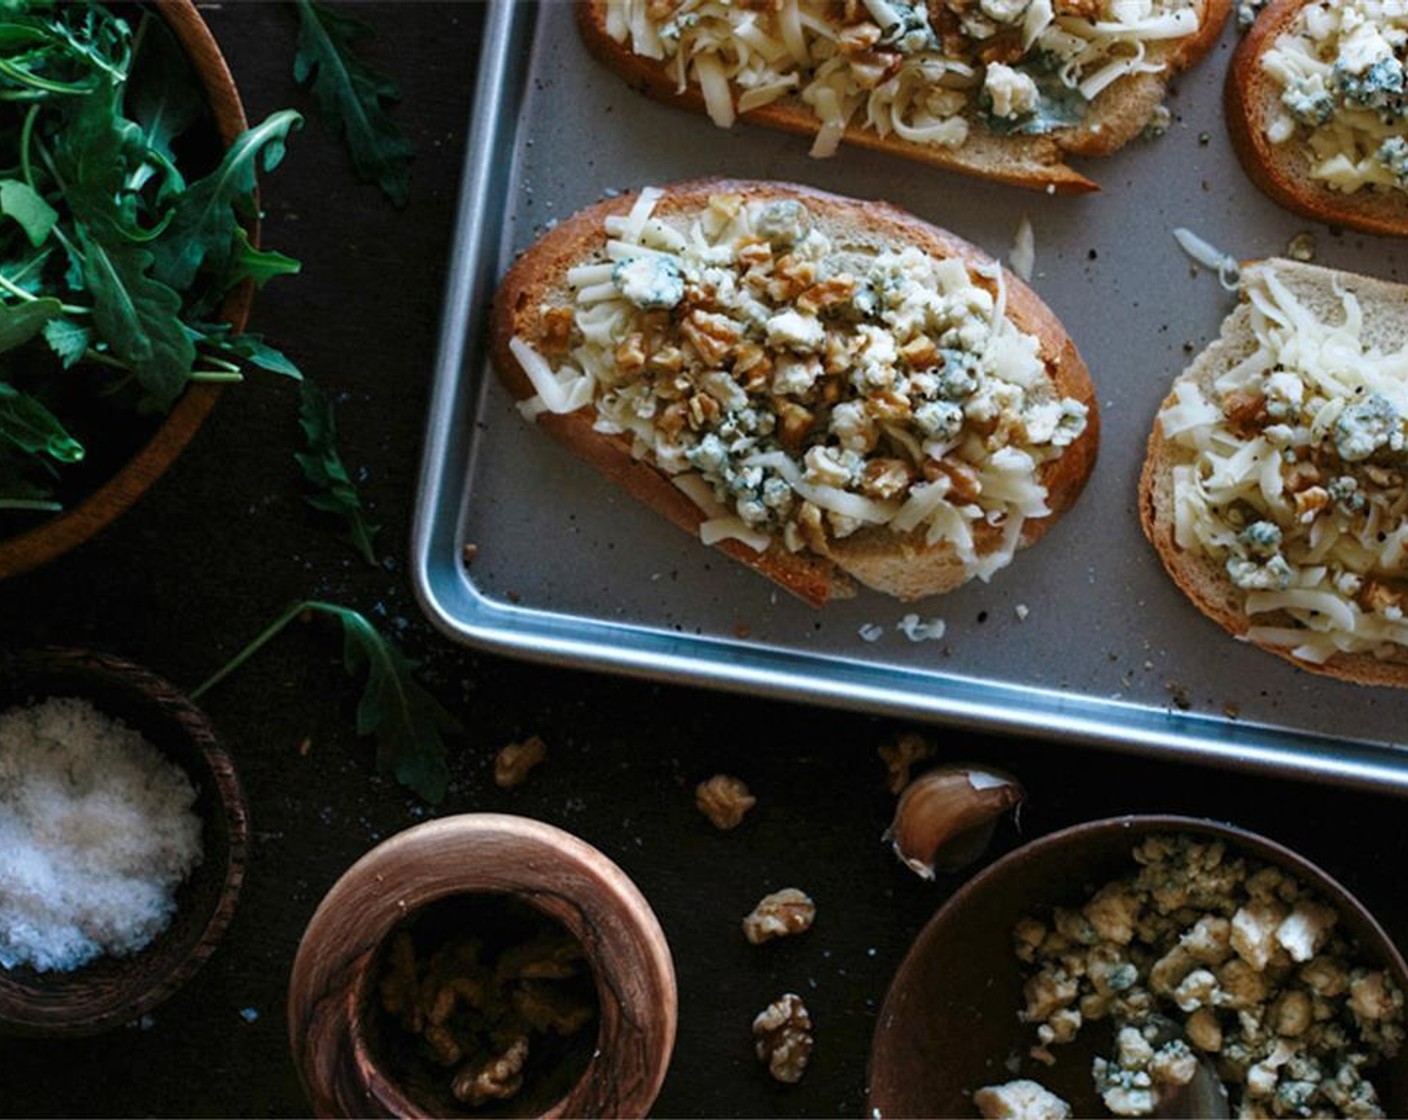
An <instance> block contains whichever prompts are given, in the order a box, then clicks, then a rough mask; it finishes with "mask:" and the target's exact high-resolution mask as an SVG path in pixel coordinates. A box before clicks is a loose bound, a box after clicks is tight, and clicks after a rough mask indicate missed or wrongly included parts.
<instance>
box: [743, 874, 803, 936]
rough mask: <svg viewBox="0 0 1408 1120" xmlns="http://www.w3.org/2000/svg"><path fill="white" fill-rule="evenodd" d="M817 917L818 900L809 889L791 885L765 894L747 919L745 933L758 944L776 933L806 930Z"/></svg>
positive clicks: (783, 933) (776, 934) (778, 934)
mask: <svg viewBox="0 0 1408 1120" xmlns="http://www.w3.org/2000/svg"><path fill="white" fill-rule="evenodd" d="M815 920H816V903H815V902H813V901H812V900H811V898H810V897H808V895H807V894H806V892H805V891H799V890H798V889H797V888H796V887H787V888H786V889H785V890H780V891H777V892H776V893H775V894H770V895H765V896H764V897H763V898H762V899H761V900H760V901H759V902H758V905H757V906H755V907H753V912H752V913H751V914H749V915H748V916H747V917H746V918H744V919H743V936H744V937H746V938H747V939H748V940H749V941H750V942H752V943H753V944H754V945H761V944H762V943H763V942H764V941H771V940H772V939H773V938H774V937H790V936H792V935H793V934H794V933H805V932H806V931H807V930H809V929H811V928H812V922H814V921H815Z"/></svg>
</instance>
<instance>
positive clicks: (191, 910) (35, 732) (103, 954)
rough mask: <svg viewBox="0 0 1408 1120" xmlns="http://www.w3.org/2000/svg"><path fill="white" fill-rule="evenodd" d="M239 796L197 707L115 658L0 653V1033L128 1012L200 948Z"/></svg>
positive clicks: (215, 907)
mask: <svg viewBox="0 0 1408 1120" xmlns="http://www.w3.org/2000/svg"><path fill="white" fill-rule="evenodd" d="M246 831H247V828H246V820H245V807H244V800H243V797H242V795H241V792H240V787H239V782H238V779H237V778H236V776H235V773H234V769H233V767H232V766H231V764H230V761H229V758H228V757H227V756H226V755H225V753H224V751H223V750H222V749H221V748H220V746H219V744H218V743H217V742H216V739H215V736H214V733H213V730H212V728H211V727H210V724H209V722H208V721H207V720H206V718H205V716H204V715H203V714H202V713H201V712H200V711H199V710H198V709H196V708H195V707H194V706H193V705H191V704H190V703H189V701H187V700H186V699H185V698H184V697H182V696H181V695H180V694H179V693H177V692H176V691H175V690H174V689H173V688H172V687H171V686H170V685H168V684H167V683H166V682H164V681H162V680H160V679H159V678H157V677H155V676H153V675H152V674H150V673H148V672H146V671H145V670H143V669H141V668H139V667H137V666H135V665H132V664H130V663H128V662H124V661H120V660H118V659H116V658H113V657H109V656H106V655H102V654H96V653H92V652H88V651H80V650H45V651H38V652H33V653H26V654H13V655H5V656H3V657H0V852H3V853H4V858H3V859H0V1033H14V1034H33V1035H42V1034H49V1035H80V1034H92V1033H96V1032H98V1031H102V1030H105V1029H107V1028H109V1027H113V1026H118V1025H120V1024H122V1023H125V1022H129V1021H131V1020H134V1019H137V1018H139V1017H140V1016H141V1015H143V1014H144V1013H146V1012H147V1011H149V1010H150V1009H151V1008H153V1007H154V1006H156V1004H157V1003H159V1002H161V1001H162V1000H163V999H165V998H166V997H167V996H168V995H170V994H171V993H172V992H174V991H175V990H176V988H177V987H179V986H180V984H181V983H183V982H184V981H185V980H186V979H187V978H188V977H189V976H190V975H191V974H192V973H194V972H195V970H196V969H197V968H198V967H199V966H200V964H201V963H202V962H203V961H204V960H205V959H206V958H207V957H208V956H209V955H210V953H211V952H212V951H213V949H214V947H215V944H216V942H217V941H218V940H219V938H220V936H221V934H222V933H223V932H224V929H225V927H226V925H227V924H228V922H229V919H230V916H231V914H232V913H233V910H234V905H235V901H236V898H237V896H238V893H239V888H240V884H241V882H242V879H243V873H244V858H245V845H246Z"/></svg>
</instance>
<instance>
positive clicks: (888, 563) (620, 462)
mask: <svg viewBox="0 0 1408 1120" xmlns="http://www.w3.org/2000/svg"><path fill="white" fill-rule="evenodd" d="M663 189H664V192H665V193H664V196H663V197H662V198H661V200H660V202H659V203H658V204H657V206H656V211H655V212H656V213H657V214H660V215H668V214H673V213H692V212H695V211H697V210H700V209H702V208H703V206H704V205H705V204H706V203H707V200H708V198H709V196H710V195H713V194H720V193H728V194H738V195H741V196H743V198H744V199H745V200H749V201H751V200H757V199H774V198H783V197H786V198H797V199H800V200H802V201H803V202H805V204H806V205H807V208H808V209H809V210H810V211H811V212H812V214H813V215H814V216H816V217H817V218H818V220H819V221H820V223H821V224H822V225H823V226H824V227H826V228H828V229H829V230H832V231H835V230H836V229H838V228H847V227H848V226H849V227H851V228H855V229H857V230H863V231H864V232H863V234H857V236H863V237H865V238H867V239H872V240H874V241H876V242H888V243H891V244H904V245H914V246H916V247H918V248H920V249H922V250H924V251H925V252H927V253H929V254H931V255H933V256H935V257H937V258H947V257H958V258H960V259H962V260H964V261H965V262H966V263H968V264H969V265H970V266H976V265H979V264H990V263H991V258H989V257H987V255H986V254H984V253H982V252H981V251H980V250H979V249H977V248H976V247H975V246H973V245H970V244H969V243H968V242H966V241H964V240H962V239H961V238H959V237H956V236H954V235H953V234H951V233H948V232H947V231H944V230H941V229H939V228H937V227H935V226H932V225H930V224H928V223H927V222H924V221H922V220H920V219H919V218H916V217H914V216H913V215H911V214H908V213H907V212H905V211H903V210H900V209H899V208H897V207H894V206H891V205H890V204H889V203H885V202H874V203H872V202H865V203H860V202H857V201H856V200H853V199H849V198H843V197H841V196H839V195H834V194H830V193H827V192H825V191H819V190H815V189H813V188H810V187H805V186H800V185H797V184H792V183H776V182H760V181H749V180H734V179H707V180H695V181H691V182H685V183H676V184H671V185H667V186H665V187H664V188H663ZM637 197H638V194H637V193H635V192H632V193H630V194H625V195H621V196H619V197H617V198H612V199H607V200H605V201H603V202H599V203H597V204H596V205H594V206H590V207H588V208H586V209H585V210H582V211H580V212H578V213H577V214H574V215H573V216H572V217H571V218H568V219H567V220H566V221H564V222H562V223H560V224H559V225H558V226H556V227H555V228H554V229H553V230H551V231H550V232H549V233H548V234H546V235H545V236H544V237H542V238H540V239H539V240H538V241H537V242H535V243H534V244H533V245H531V246H530V247H529V248H528V249H527V250H525V251H524V252H523V254H522V255H521V256H519V258H518V259H517V260H516V261H515V262H514V264H513V265H512V267H511V268H510V269H509V271H508V274H507V275H506V276H505V277H504V280H503V282H502V283H501V284H500V286H499V289H498V291H497V292H496V293H495V296H494V303H493V309H492V314H491V318H490V355H491V358H492V360H493V364H494V367H495V369H496V370H497V371H498V373H499V375H500V377H501V378H502V380H503V382H504V384H505V385H506V386H507V388H508V390H509V391H510V392H511V393H512V394H513V396H514V397H515V398H517V399H518V400H527V399H528V398H530V397H532V396H533V395H534V392H535V391H534V389H533V386H532V383H531V381H529V379H528V376H527V374H526V373H524V371H523V369H522V367H521V366H520V365H519V363H518V360H517V359H516V358H515V357H514V356H513V353H512V351H511V350H510V349H509V342H510V341H511V340H512V338H513V337H514V336H515V335H518V336H520V337H525V338H528V339H533V338H535V337H537V332H536V330H534V329H533V323H534V321H535V317H536V315H537V310H538V308H539V307H540V306H542V305H543V304H544V303H545V302H547V301H548V299H549V298H550V297H551V296H552V295H553V294H554V293H555V292H556V293H562V292H565V290H566V289H565V287H564V283H565V282H564V276H565V273H566V271H567V269H568V268H570V267H572V266H573V265H576V264H579V263H581V262H582V261H583V260H585V259H587V258H589V257H591V256H592V255H593V254H594V253H596V252H597V251H598V250H600V249H602V248H603V247H604V244H605V241H606V234H605V231H604V229H603V223H604V221H605V219H606V218H607V217H609V216H611V215H614V214H627V213H629V211H630V209H631V206H632V205H633V204H634V202H635V200H636V198H637ZM1003 276H1004V282H1005V285H1006V289H1007V315H1008V317H1009V318H1010V319H1011V320H1012V322H1013V323H1014V324H1016V326H1017V327H1018V328H1020V329H1021V330H1023V331H1025V332H1027V333H1030V334H1032V335H1035V336H1036V337H1037V339H1038V340H1039V343H1040V351H1039V352H1040V356H1041V358H1042V360H1043V362H1044V363H1045V365H1046V369H1047V372H1048V374H1049V376H1050V378H1051V381H1052V384H1053V386H1054V388H1055V391H1056V393H1057V394H1058V395H1059V396H1063V397H1072V398H1074V399H1076V400H1078V401H1080V402H1081V403H1082V404H1084V405H1085V406H1086V408H1087V410H1088V414H1087V423H1086V428H1085V431H1084V432H1083V433H1082V434H1081V435H1080V437H1078V438H1077V439H1076V440H1074V441H1073V442H1072V443H1071V444H1070V445H1069V446H1068V447H1066V448H1065V449H1064V450H1063V453H1062V454H1061V456H1060V457H1059V458H1056V459H1053V460H1051V461H1049V462H1047V463H1044V464H1042V466H1041V468H1040V474H1039V478H1040V480H1041V482H1042V484H1043V485H1045V487H1046V488H1047V491H1048V501H1047V504H1048V506H1049V507H1050V509H1051V511H1052V512H1051V513H1050V514H1049V515H1048V516H1046V517H1042V518H1039V519H1028V520H1027V521H1026V522H1025V523H1024V526H1023V532H1022V536H1021V540H1020V543H1019V546H1018V547H1019V548H1025V547H1027V546H1028V545H1031V544H1034V543H1035V542H1036V541H1037V540H1038V539H1040V537H1041V536H1043V535H1044V534H1045V532H1046V531H1047V530H1048V529H1049V527H1050V525H1051V524H1053V523H1054V522H1055V521H1056V520H1057V519H1059V517H1060V516H1061V515H1062V514H1063V513H1064V512H1065V511H1066V510H1068V509H1070V507H1071V506H1072V505H1073V504H1074V503H1075V501H1076V498H1077V497H1079V495H1080V492H1081V490H1082V489H1083V488H1084V486H1085V483H1086V481H1087V479H1088V478H1089V476H1090V472H1091V470H1092V469H1093V468H1094V465H1095V460H1096V453H1097V448H1098V444H1099V430H1100V419H1099V408H1098V404H1097V402H1096V399H1095V390H1094V386H1093V385H1092V383H1091V380H1090V373H1089V371H1088V370H1087V368H1086V366H1085V363H1084V361H1083V360H1082V359H1081V357H1080V354H1079V353H1078V352H1077V350H1076V347H1075V344H1074V342H1073V341H1072V340H1071V339H1070V337H1069V336H1068V335H1067V334H1066V332H1065V330H1064V328H1062V326H1061V324H1060V322H1059V321H1058V320H1057V319H1056V317H1055V315H1054V314H1053V313H1052V312H1051V310H1050V309H1049V308H1047V307H1046V305H1045V304H1044V303H1042V302H1041V300H1040V299H1039V298H1038V297H1037V296H1036V294H1035V293H1034V292H1032V291H1031V289H1030V288H1028V287H1027V286H1026V285H1025V284H1023V283H1022V282H1021V281H1020V280H1019V279H1017V278H1016V277H1015V276H1013V275H1012V274H1011V273H1008V272H1006V271H1005V270H1004V273H1003ZM978 279H980V280H981V278H978ZM982 282H983V283H985V284H988V283H989V282H988V281H982ZM595 419H596V413H595V410H594V409H593V408H592V407H591V406H587V407H585V408H582V409H579V410H578V411H576V412H573V413H570V414H566V415H561V414H552V413H542V414H540V415H539V416H538V421H537V422H538V423H539V424H540V425H541V426H542V427H543V428H544V429H545V430H546V431H547V432H548V433H549V434H550V435H552V436H553V438H555V439H557V440H558V441H559V442H560V443H562V444H563V445H564V446H566V447H567V448H568V450H570V451H572V452H573V454H575V455H577V456H578V457H579V458H581V459H582V460H584V461H585V462H588V463H590V464H591V465H592V466H593V467H595V468H596V469H597V470H599V471H601V472H602V473H603V474H605V475H606V476H607V477H608V478H609V479H611V480H612V481H613V482H616V483H617V484H618V485H620V486H621V487H623V488H624V489H625V490H626V491H627V492H629V493H630V494H632V495H633V496H634V497H636V498H637V499H639V500H640V501H642V502H644V503H645V504H646V505H648V506H650V507H651V508H653V509H655V510H657V511H658V512H660V513H662V514H663V515H664V516H666V517H667V518H669V520H670V521H672V522H674V524H676V525H678V526H679V527H680V528H682V529H684V530H685V531H686V532H688V533H690V534H691V535H692V536H694V537H695V538H696V539H697V538H698V536H699V528H700V526H701V525H702V524H703V522H704V521H705V519H706V518H705V514H704V513H703V511H702V510H700V509H699V507H698V506H697V505H696V504H695V503H694V502H693V501H692V500H691V499H690V498H689V497H688V496H686V495H685V494H684V493H683V492H682V491H681V490H680V489H679V488H678V487H676V486H675V485H674V483H673V482H671V481H670V478H669V476H668V475H666V474H665V473H664V472H663V471H661V470H659V469H658V468H656V467H654V466H652V465H651V464H649V463H647V462H645V461H643V460H639V459H636V458H634V457H633V456H632V454H631V440H630V438H629V437H628V436H625V435H606V434H603V433H601V432H597V431H595V430H594V428H593V424H594V423H595ZM998 539H999V533H998V532H997V531H996V530H994V529H992V528H991V527H990V526H987V525H985V524H980V525H979V526H977V527H975V540H976V544H977V550H978V553H979V555H982V554H984V553H986V552H990V551H992V549H993V547H995V546H996V544H997V541H998ZM715 547H717V548H720V549H722V550H723V551H724V552H726V553H727V554H728V555H730V556H732V557H733V558H734V559H736V560H739V561H741V562H742V563H744V564H747V565H748V566H749V567H752V568H754V569H755V570H757V571H759V572H761V573H762V574H763V575H765V576H767V577H768V578H769V579H772V580H774V581H775V582H777V583H778V584H780V585H781V586H783V587H784V588H786V589H787V590H788V591H790V592H792V593H793V594H794V595H797V596H798V597H799V598H801V599H803V600H805V601H806V602H808V603H811V604H812V605H813V606H820V605H821V604H822V603H824V602H826V601H827V600H828V599H833V598H841V597H848V596H850V595H854V594H855V580H854V579H852V576H854V577H855V579H859V580H860V581H861V582H864V583H867V584H869V585H871V586H877V585H879V588H880V589H881V590H886V591H888V592H889V593H890V594H893V595H895V596H896V597H898V598H901V599H906V600H908V599H914V598H920V597H922V596H925V595H932V594H938V593H940V592H943V591H947V590H949V589H951V588H952V587H955V586H957V585H958V584H959V583H962V582H964V581H965V579H966V578H967V577H966V574H965V572H964V568H963V565H962V563H961V562H960V561H959V560H958V559H957V558H956V557H955V556H954V555H953V554H952V549H951V547H950V546H949V545H948V544H947V543H943V542H941V543H940V544H939V545H928V544H926V543H925V542H924V541H923V538H922V534H921V533H919V532H915V533H912V534H908V535H905V534H897V533H893V532H891V531H889V530H885V529H866V530H862V531H861V532H858V533H855V534H853V536H852V537H850V538H846V539H844V540H841V541H837V542H833V543H832V546H831V554H830V555H827V556H822V555H816V554H812V553H808V552H805V551H804V552H798V553H793V552H789V551H788V550H787V549H786V548H785V547H784V546H783V545H782V544H781V543H780V542H778V541H774V542H773V543H772V544H771V545H770V546H769V547H768V549H767V550H766V551H764V552H761V553H758V552H754V551H753V549H751V548H749V547H748V546H747V545H745V544H743V543H742V542H740V541H735V540H725V541H722V542H720V543H719V544H718V545H716V546H715Z"/></svg>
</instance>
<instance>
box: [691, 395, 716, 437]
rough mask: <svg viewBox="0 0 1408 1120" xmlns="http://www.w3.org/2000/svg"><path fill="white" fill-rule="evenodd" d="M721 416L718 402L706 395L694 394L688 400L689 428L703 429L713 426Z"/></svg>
mask: <svg viewBox="0 0 1408 1120" xmlns="http://www.w3.org/2000/svg"><path fill="white" fill-rule="evenodd" d="M721 414H722V409H721V408H720V406H719V402H718V401H717V400H715V399H714V398H713V397H711V396H710V395H709V394H708V393H695V394H694V396H692V397H690V398H689V419H690V427H692V428H703V427H705V426H706V425H710V424H713V422H714V421H716V420H717V419H718V418H719V416H720V415H721Z"/></svg>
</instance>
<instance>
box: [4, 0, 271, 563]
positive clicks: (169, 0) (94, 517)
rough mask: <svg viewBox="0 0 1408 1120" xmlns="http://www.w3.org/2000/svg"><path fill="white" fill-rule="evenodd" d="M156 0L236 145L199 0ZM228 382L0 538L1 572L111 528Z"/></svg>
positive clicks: (231, 82) (247, 289)
mask: <svg viewBox="0 0 1408 1120" xmlns="http://www.w3.org/2000/svg"><path fill="white" fill-rule="evenodd" d="M153 6H154V8H155V10H156V11H157V12H159V13H160V15H161V17H162V18H163V19H165V20H166V23H167V26H169V27H170V28H171V31H172V33H173V34H174V35H175V36H176V38H177V40H178V41H179V42H180V44H181V46H182V47H183V48H184V50H185V52H186V54H187V56H188V57H189V58H190V60H191V65H192V67H193V69H194V70H195V73H196V76H197V77H198V78H199V79H200V83H201V85H202V86H203V87H204V90H205V94H206V99H207V101H208V102H209V105H210V111H211V115H212V116H213V117H214V118H215V128H216V131H217V132H218V133H219V134H220V139H221V141H222V143H223V144H224V145H225V146H226V147H227V148H228V147H229V146H230V144H231V143H232V142H233V141H234V139H235V137H237V136H238V135H239V134H240V133H241V132H243V131H244V130H245V129H246V128H248V127H249V124H248V121H247V120H246V118H245V113H244V105H243V103H242V102H241V101H240V95H239V90H238V88H236V86H235V79H234V77H233V76H232V75H231V74H230V68H229V66H228V65H227V63H226V62H225V57H224V55H222V54H221V53H220V47H219V45H218V44H217V43H216V41H215V36H214V35H212V34H211V32H210V28H209V27H207V26H206V23H205V20H204V19H203V18H202V17H201V14H200V12H199V11H198V10H197V9H196V6H195V3H194V0H155V2H154V5H153ZM249 238H250V241H251V243H252V244H253V245H255V246H256V247H257V246H258V245H259V223H258V221H257V220H255V221H254V222H252V223H251V224H250V226H249ZM253 299H254V285H253V284H252V283H251V282H250V281H245V282H244V283H243V284H241V285H239V286H238V287H236V288H235V289H233V290H232V291H231V292H230V293H229V294H228V295H227V296H226V297H225V301H224V302H223V303H222V304H221V306H220V318H221V319H223V320H224V321H226V322H228V323H229V324H230V325H231V326H232V327H233V328H234V329H235V331H236V332H239V331H242V330H243V329H244V327H245V324H246V323H247V322H248V321H249V311H250V306H251V304H252V302H253ZM220 391H221V386H219V385H215V384H203V385H202V384H195V385H188V386H187V387H186V391H185V392H184V393H182V394H181V397H180V399H179V400H178V401H177V402H176V404H175V405H173V406H172V408H171V411H170V412H168V413H167V415H166V419H165V420H163V421H162V423H161V426H160V427H158V428H157V430H156V431H155V432H153V433H152V437H151V439H149V440H148V441H147V442H146V443H145V444H144V445H143V446H142V447H140V448H139V449H138V450H137V452H136V453H135V454H134V455H133V456H132V458H130V459H128V460H127V462H126V463H124V464H123V465H122V466H121V467H120V468H118V470H117V472H116V473H115V474H114V475H113V476H112V477H111V478H109V479H108V480H107V481H106V482H104V483H103V484H102V485H101V486H99V487H98V489H96V490H94V491H93V492H92V493H91V494H89V495H88V496H87V497H86V498H84V499H83V500H82V501H81V502H79V503H78V504H77V505H76V506H74V507H73V508H72V509H66V510H63V511H62V512H60V513H57V514H55V515H54V516H53V517H51V518H49V519H48V520H46V521H44V522H42V523H40V524H38V525H36V526H34V527H33V528H32V529H29V530H26V531H25V532H22V533H19V534H17V535H16V536H12V537H5V538H0V579H6V578H8V577H10V576H15V575H19V574H21V573H22V572H27V571H29V570H31V569H32V568H37V567H39V566H40V565H41V564H46V563H48V562H49V561H50V560H54V559H57V558H58V557H60V556H62V555H63V554H64V553H66V552H68V551H69V550H71V549H73V548H76V547H77V546H78V545H80V544H82V543H83V542H84V541H86V540H88V539H89V538H90V537H92V536H94V535H95V534H96V533H98V532H100V531H101V530H102V529H105V528H106V527H107V526H108V525H110V524H111V523H112V522H113V521H115V520H116V519H117V518H118V517H119V516H120V515H121V514H123V513H124V512H126V511H127V509H129V508H130V507H131V506H132V504H133V503H134V502H136V501H137V499H138V498H140V497H141V496H142V495H143V494H145V493H146V492H147V490H148V489H150V487H151V486H152V484H153V483H155V482H156V481H157V479H159V478H160V477H161V476H162V475H163V474H165V473H166V471H167V469H168V468H169V467H170V466H171V464H172V463H174V462H175V461H176V458H177V456H178V455H180V454H181V452H182V451H183V450H184V449H185V447H186V445H187V444H188V443H190V442H191V439H192V438H193V437H194V436H195V434H196V432H197V431H198V430H199V429H200V426H201V424H203V423H204V422H205V418H206V417H207V416H208V415H209V414H210V410H211V409H212V408H213V407H215V401H216V399H217V398H218V397H219V395H220Z"/></svg>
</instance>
